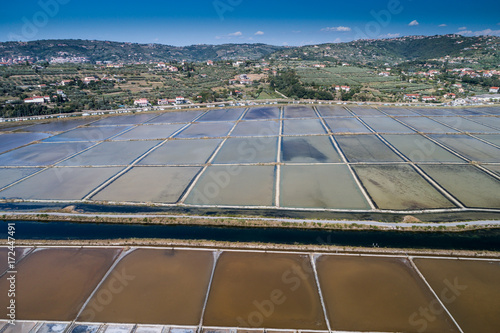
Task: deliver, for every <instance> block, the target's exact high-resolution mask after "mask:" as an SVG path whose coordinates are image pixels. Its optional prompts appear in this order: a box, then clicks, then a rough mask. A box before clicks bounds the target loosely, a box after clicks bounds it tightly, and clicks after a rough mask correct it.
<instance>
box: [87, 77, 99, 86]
mask: <svg viewBox="0 0 500 333" xmlns="http://www.w3.org/2000/svg"><path fill="white" fill-rule="evenodd" d="M98 80H99V79H97V78H95V77H93V76H87V77H85V78H84V79H83V83H85V84H89V83H90V82H96V81H98Z"/></svg>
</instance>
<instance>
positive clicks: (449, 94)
mask: <svg viewBox="0 0 500 333" xmlns="http://www.w3.org/2000/svg"><path fill="white" fill-rule="evenodd" d="M444 97H445V98H450V99H455V98H456V97H457V95H455V94H454V93H448V94H445V95H444Z"/></svg>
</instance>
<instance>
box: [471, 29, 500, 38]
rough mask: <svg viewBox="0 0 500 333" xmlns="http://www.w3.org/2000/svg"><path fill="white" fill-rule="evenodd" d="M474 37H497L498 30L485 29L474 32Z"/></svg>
mask: <svg viewBox="0 0 500 333" xmlns="http://www.w3.org/2000/svg"><path fill="white" fill-rule="evenodd" d="M474 34H475V35H478V36H479V35H489V36H493V35H494V36H498V35H500V30H491V29H485V30H480V31H475V32H474Z"/></svg>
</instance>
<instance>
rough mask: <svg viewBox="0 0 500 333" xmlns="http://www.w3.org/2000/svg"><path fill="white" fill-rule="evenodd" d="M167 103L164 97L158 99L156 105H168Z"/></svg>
mask: <svg viewBox="0 0 500 333" xmlns="http://www.w3.org/2000/svg"><path fill="white" fill-rule="evenodd" d="M169 104H170V101H169V100H168V99H166V98H163V99H159V100H158V105H169Z"/></svg>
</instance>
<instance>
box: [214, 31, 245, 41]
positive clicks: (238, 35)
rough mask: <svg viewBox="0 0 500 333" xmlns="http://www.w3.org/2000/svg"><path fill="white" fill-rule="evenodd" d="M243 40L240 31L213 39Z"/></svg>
mask: <svg viewBox="0 0 500 333" xmlns="http://www.w3.org/2000/svg"><path fill="white" fill-rule="evenodd" d="M236 37H238V38H243V33H242V32H241V31H236V32H233V33H230V34H227V35H219V36H215V39H232V38H236Z"/></svg>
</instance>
